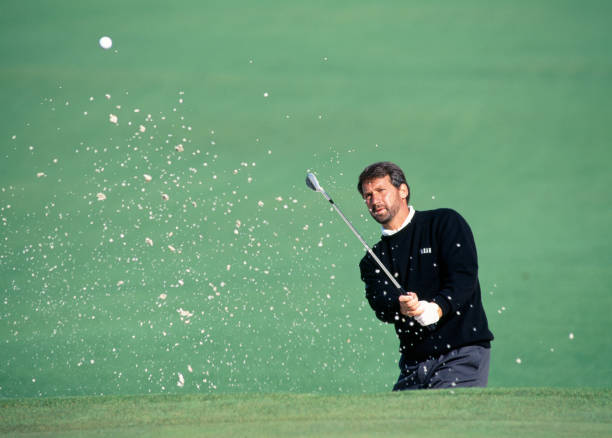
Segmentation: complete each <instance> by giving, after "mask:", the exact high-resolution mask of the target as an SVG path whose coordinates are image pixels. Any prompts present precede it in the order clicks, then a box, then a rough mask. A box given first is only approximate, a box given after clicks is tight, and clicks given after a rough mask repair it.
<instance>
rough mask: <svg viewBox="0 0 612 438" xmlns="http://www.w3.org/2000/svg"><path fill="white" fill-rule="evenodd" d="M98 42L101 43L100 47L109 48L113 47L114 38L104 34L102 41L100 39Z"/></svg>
mask: <svg viewBox="0 0 612 438" xmlns="http://www.w3.org/2000/svg"><path fill="white" fill-rule="evenodd" d="M98 43H99V44H100V47H102V48H103V49H104V50H108V49H110V48H111V47H113V40H112V39H111V38H110V37H107V36H103V37H102V38H100V41H98Z"/></svg>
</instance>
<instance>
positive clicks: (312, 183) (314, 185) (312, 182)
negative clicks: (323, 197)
mask: <svg viewBox="0 0 612 438" xmlns="http://www.w3.org/2000/svg"><path fill="white" fill-rule="evenodd" d="M306 185H307V186H308V187H310V188H311V189H312V190H314V191H315V192H321V191H322V190H323V189H321V186H320V185H319V181H317V177H316V176H314V174H313V173H307V174H306Z"/></svg>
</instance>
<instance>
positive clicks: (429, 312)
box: [414, 301, 440, 327]
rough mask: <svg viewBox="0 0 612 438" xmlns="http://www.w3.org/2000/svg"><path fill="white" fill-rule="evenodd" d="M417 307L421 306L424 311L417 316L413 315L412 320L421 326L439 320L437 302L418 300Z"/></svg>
mask: <svg viewBox="0 0 612 438" xmlns="http://www.w3.org/2000/svg"><path fill="white" fill-rule="evenodd" d="M419 307H420V308H423V310H424V312H423V313H421V314H420V315H419V316H415V317H414V320H415V321H416V322H418V323H419V324H421V325H422V326H423V327H425V326H427V325H431V324H435V323H436V322H438V321H439V320H440V316H439V315H438V305H437V304H435V303H430V302H429V301H420V302H419Z"/></svg>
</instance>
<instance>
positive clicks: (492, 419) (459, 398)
mask: <svg viewBox="0 0 612 438" xmlns="http://www.w3.org/2000/svg"><path fill="white" fill-rule="evenodd" d="M611 403H612V394H611V393H610V391H609V390H592V389H573V390H568V389H546V388H538V389H525V388H522V389H499V388H498V389H494V390H491V389H489V390H483V389H468V390H466V389H457V390H452V391H451V390H433V391H421V392H418V393H414V392H412V393H400V394H398V393H394V394H385V395H382V394H369V395H344V396H338V395H314V394H268V395H244V394H241V395H222V396H213V395H208V396H203V395H185V396H163V395H157V396H122V397H112V396H106V397H72V398H49V399H44V400H33V399H29V400H10V401H7V400H5V401H0V407H1V409H0V418H2V422H0V434H7V435H10V436H40V437H50V436H116V437H120V436H155V437H162V436H185V437H190V436H199V437H207V436H211V437H212V436H252V437H260V436H261V437H270V436H288V435H291V436H301V437H310V436H312V437H315V436H316V437H320V436H329V437H332V436H359V437H361V436H363V437H372V436H385V437H390V436H424V437H437V436H443V435H444V436H449V435H450V436H456V437H490V436H496V437H514V436H524V437H574V436H589V437H604V436H609V435H610V432H611V431H612V415H611V412H612V411H611V410H610V407H611Z"/></svg>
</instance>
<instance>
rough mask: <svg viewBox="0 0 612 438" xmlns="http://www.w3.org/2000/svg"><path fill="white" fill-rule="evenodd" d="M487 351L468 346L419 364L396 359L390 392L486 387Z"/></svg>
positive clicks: (486, 349) (489, 350) (488, 359)
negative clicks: (396, 371)
mask: <svg viewBox="0 0 612 438" xmlns="http://www.w3.org/2000/svg"><path fill="white" fill-rule="evenodd" d="M490 359H491V349H490V348H485V347H481V346H479V345H468V346H467V347H461V348H458V349H456V350H451V351H449V352H448V353H445V354H443V355H441V356H439V357H437V358H434V359H428V360H425V361H423V362H417V361H409V360H406V359H404V355H402V357H401V358H400V362H399V367H400V376H399V378H398V379H397V383H396V384H395V386H393V390H394V391H403V390H405V389H428V388H460V387H471V386H481V387H485V386H487V382H488V380H489V361H490Z"/></svg>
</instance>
